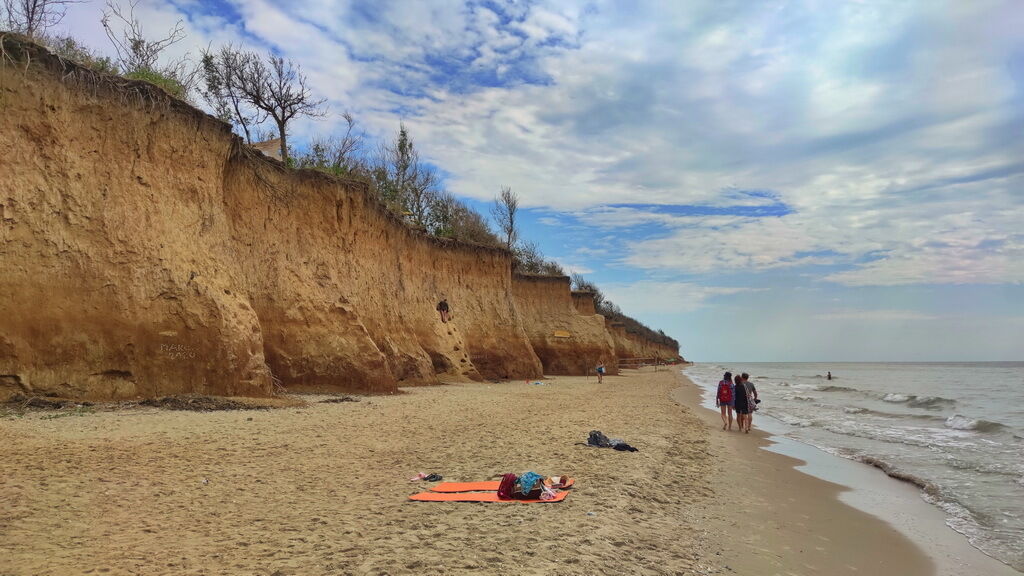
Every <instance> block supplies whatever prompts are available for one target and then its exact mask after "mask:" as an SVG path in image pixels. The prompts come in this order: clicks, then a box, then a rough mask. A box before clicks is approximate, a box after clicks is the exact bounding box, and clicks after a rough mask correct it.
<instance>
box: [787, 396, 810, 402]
mask: <svg viewBox="0 0 1024 576" xmlns="http://www.w3.org/2000/svg"><path fill="white" fill-rule="evenodd" d="M790 399H791V400H798V401H800V402H814V401H815V400H817V398H815V397H814V396H799V395H797V396H791V397H790Z"/></svg>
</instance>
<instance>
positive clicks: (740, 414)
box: [732, 374, 754, 434]
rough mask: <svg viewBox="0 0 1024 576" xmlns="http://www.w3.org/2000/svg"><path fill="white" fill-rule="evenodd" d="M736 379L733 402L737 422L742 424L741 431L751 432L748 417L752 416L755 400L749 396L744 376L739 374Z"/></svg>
mask: <svg viewBox="0 0 1024 576" xmlns="http://www.w3.org/2000/svg"><path fill="white" fill-rule="evenodd" d="M734 381H735V384H736V385H735V386H734V387H733V398H732V404H733V409H734V410H735V411H736V423H737V424H739V425H740V432H747V433H748V434H749V433H750V427H749V426H748V425H747V419H748V418H750V405H751V404H753V403H754V402H753V400H751V399H750V398H749V397H748V396H747V387H746V386H744V385H743V377H742V376H740V375H739V374H737V375H736V378H735V380H734Z"/></svg>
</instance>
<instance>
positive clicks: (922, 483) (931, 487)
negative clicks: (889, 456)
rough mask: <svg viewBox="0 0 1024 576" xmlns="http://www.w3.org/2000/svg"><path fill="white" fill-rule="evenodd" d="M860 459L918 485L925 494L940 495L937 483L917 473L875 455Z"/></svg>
mask: <svg viewBox="0 0 1024 576" xmlns="http://www.w3.org/2000/svg"><path fill="white" fill-rule="evenodd" d="M858 460H860V461H861V462H863V463H865V464H868V465H870V466H874V467H875V468H878V469H879V470H881V471H882V472H885V474H886V475H887V476H889V477H890V478H895V479H897V480H901V481H903V482H909V483H910V484H913V485H914V486H917V487H918V488H920V489H921V490H923V491H924V493H925V494H928V495H929V496H933V497H937V496H938V495H939V487H938V486H937V485H936V484H934V483H932V482H929V481H928V480H925V479H924V478H921V477H920V476H917V475H915V474H911V473H909V472H904V471H903V470H900V469H898V468H896V467H895V466H893V465H892V464H890V463H888V462H886V461H885V460H882V459H880V458H876V457H874V456H861V457H859V458H858Z"/></svg>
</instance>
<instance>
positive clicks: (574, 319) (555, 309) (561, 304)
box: [512, 274, 617, 375]
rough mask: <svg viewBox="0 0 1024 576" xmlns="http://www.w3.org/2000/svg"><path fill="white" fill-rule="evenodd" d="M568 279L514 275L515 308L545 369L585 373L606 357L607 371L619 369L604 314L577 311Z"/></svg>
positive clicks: (566, 373)
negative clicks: (583, 313)
mask: <svg viewBox="0 0 1024 576" xmlns="http://www.w3.org/2000/svg"><path fill="white" fill-rule="evenodd" d="M569 283H570V282H569V278H568V277H565V276H524V275H518V274H517V275H515V276H514V277H513V282H512V293H513V295H514V296H515V302H516V308H517V309H518V310H519V312H520V313H521V314H522V317H523V324H524V327H525V328H526V333H527V334H528V335H529V338H530V343H531V344H532V345H533V349H534V350H535V351H536V352H537V356H539V357H540V360H541V363H542V364H543V365H544V372H545V373H546V374H565V375H573V374H575V375H581V374H586V373H588V372H587V371H588V370H589V371H590V372H593V369H594V367H595V366H597V363H598V361H600V360H601V359H604V361H605V363H606V366H607V368H608V371H609V372H608V373H609V374H613V373H616V372H617V367H616V365H615V348H614V343H613V341H612V339H611V336H610V335H609V334H608V331H607V330H606V329H605V325H604V317H603V316H597V315H594V314H590V315H582V314H580V313H579V312H577V308H576V306H575V305H574V304H573V298H572V296H571V295H570V290H569ZM591 302H593V298H591Z"/></svg>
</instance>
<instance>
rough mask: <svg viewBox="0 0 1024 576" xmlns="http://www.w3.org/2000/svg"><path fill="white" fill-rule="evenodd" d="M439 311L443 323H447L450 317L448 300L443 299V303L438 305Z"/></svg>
mask: <svg viewBox="0 0 1024 576" xmlns="http://www.w3.org/2000/svg"><path fill="white" fill-rule="evenodd" d="M437 311H438V313H440V314H441V322H447V321H448V318H449V315H448V314H449V310H448V299H447V298H442V299H441V301H440V302H438V303H437Z"/></svg>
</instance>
